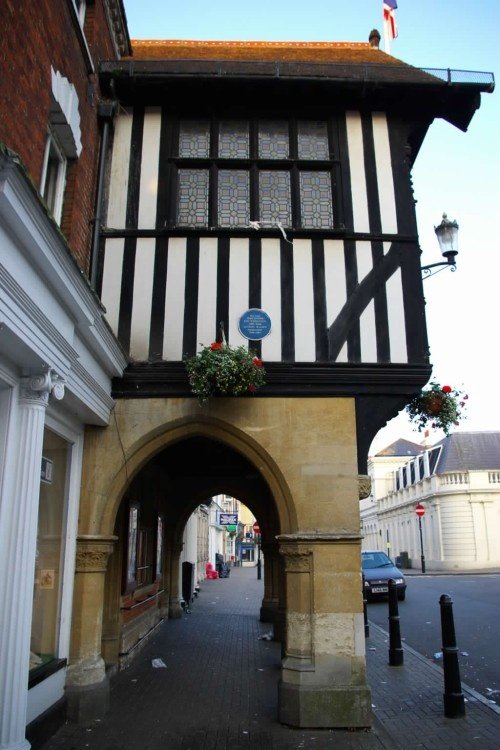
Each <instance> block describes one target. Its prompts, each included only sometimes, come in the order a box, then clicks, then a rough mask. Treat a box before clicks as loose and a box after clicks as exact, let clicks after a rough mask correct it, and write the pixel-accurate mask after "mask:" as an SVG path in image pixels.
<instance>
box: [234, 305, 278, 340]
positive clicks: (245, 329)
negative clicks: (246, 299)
mask: <svg viewBox="0 0 500 750" xmlns="http://www.w3.org/2000/svg"><path fill="white" fill-rule="evenodd" d="M238 330H239V332H240V333H241V335H242V336H244V337H245V338H246V339H248V340H249V341H260V339H265V338H266V336H268V335H269V333H270V332H271V318H270V317H269V315H268V314H267V313H266V312H264V310H260V309H259V308H258V307H251V308H250V310H247V311H246V312H244V313H243V315H242V316H241V318H240V319H239V321H238Z"/></svg>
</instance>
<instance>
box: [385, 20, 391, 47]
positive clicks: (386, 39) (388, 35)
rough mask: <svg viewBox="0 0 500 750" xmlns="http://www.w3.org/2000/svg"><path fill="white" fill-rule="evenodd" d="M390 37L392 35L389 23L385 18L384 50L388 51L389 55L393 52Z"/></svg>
mask: <svg viewBox="0 0 500 750" xmlns="http://www.w3.org/2000/svg"><path fill="white" fill-rule="evenodd" d="M390 38H391V35H390V33H389V24H388V23H387V21H386V20H385V19H384V52H386V53H387V54H388V55H390V54H391V42H390Z"/></svg>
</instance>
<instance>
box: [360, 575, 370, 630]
mask: <svg viewBox="0 0 500 750" xmlns="http://www.w3.org/2000/svg"><path fill="white" fill-rule="evenodd" d="M361 580H362V586H363V618H364V621H365V638H369V637H370V626H369V625H368V608H367V604H368V602H367V600H366V591H365V577H364V575H362V576H361Z"/></svg>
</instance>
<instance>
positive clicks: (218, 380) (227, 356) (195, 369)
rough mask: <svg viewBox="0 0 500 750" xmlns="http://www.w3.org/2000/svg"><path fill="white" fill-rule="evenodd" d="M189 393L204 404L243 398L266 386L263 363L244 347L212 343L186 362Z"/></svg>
mask: <svg viewBox="0 0 500 750" xmlns="http://www.w3.org/2000/svg"><path fill="white" fill-rule="evenodd" d="M185 365H186V370H187V373H188V377H189V383H190V385H191V390H192V391H193V393H194V394H195V395H196V396H198V400H199V401H200V403H204V402H205V401H207V399H209V398H210V396H242V395H243V394H246V393H255V391H256V390H257V389H258V388H260V386H262V385H264V383H265V382H266V371H265V369H264V367H263V364H262V360H260V359H259V358H258V357H256V356H255V355H254V354H253V353H252V352H251V351H249V350H248V349H247V348H246V347H245V346H238V347H234V348H233V347H231V346H228V345H227V344H222V343H219V342H218V341H214V342H213V343H212V344H210V346H205V347H203V349H202V350H201V352H199V354H197V355H196V356H195V357H190V358H189V359H187V360H186V361H185Z"/></svg>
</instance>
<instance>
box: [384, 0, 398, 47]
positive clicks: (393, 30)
mask: <svg viewBox="0 0 500 750" xmlns="http://www.w3.org/2000/svg"><path fill="white" fill-rule="evenodd" d="M383 7H384V24H385V28H386V32H387V35H388V36H389V37H390V38H391V39H395V38H396V37H397V35H398V26H397V23H396V13H395V10H396V8H397V7H398V4H397V2H396V0H384V3H383Z"/></svg>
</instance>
